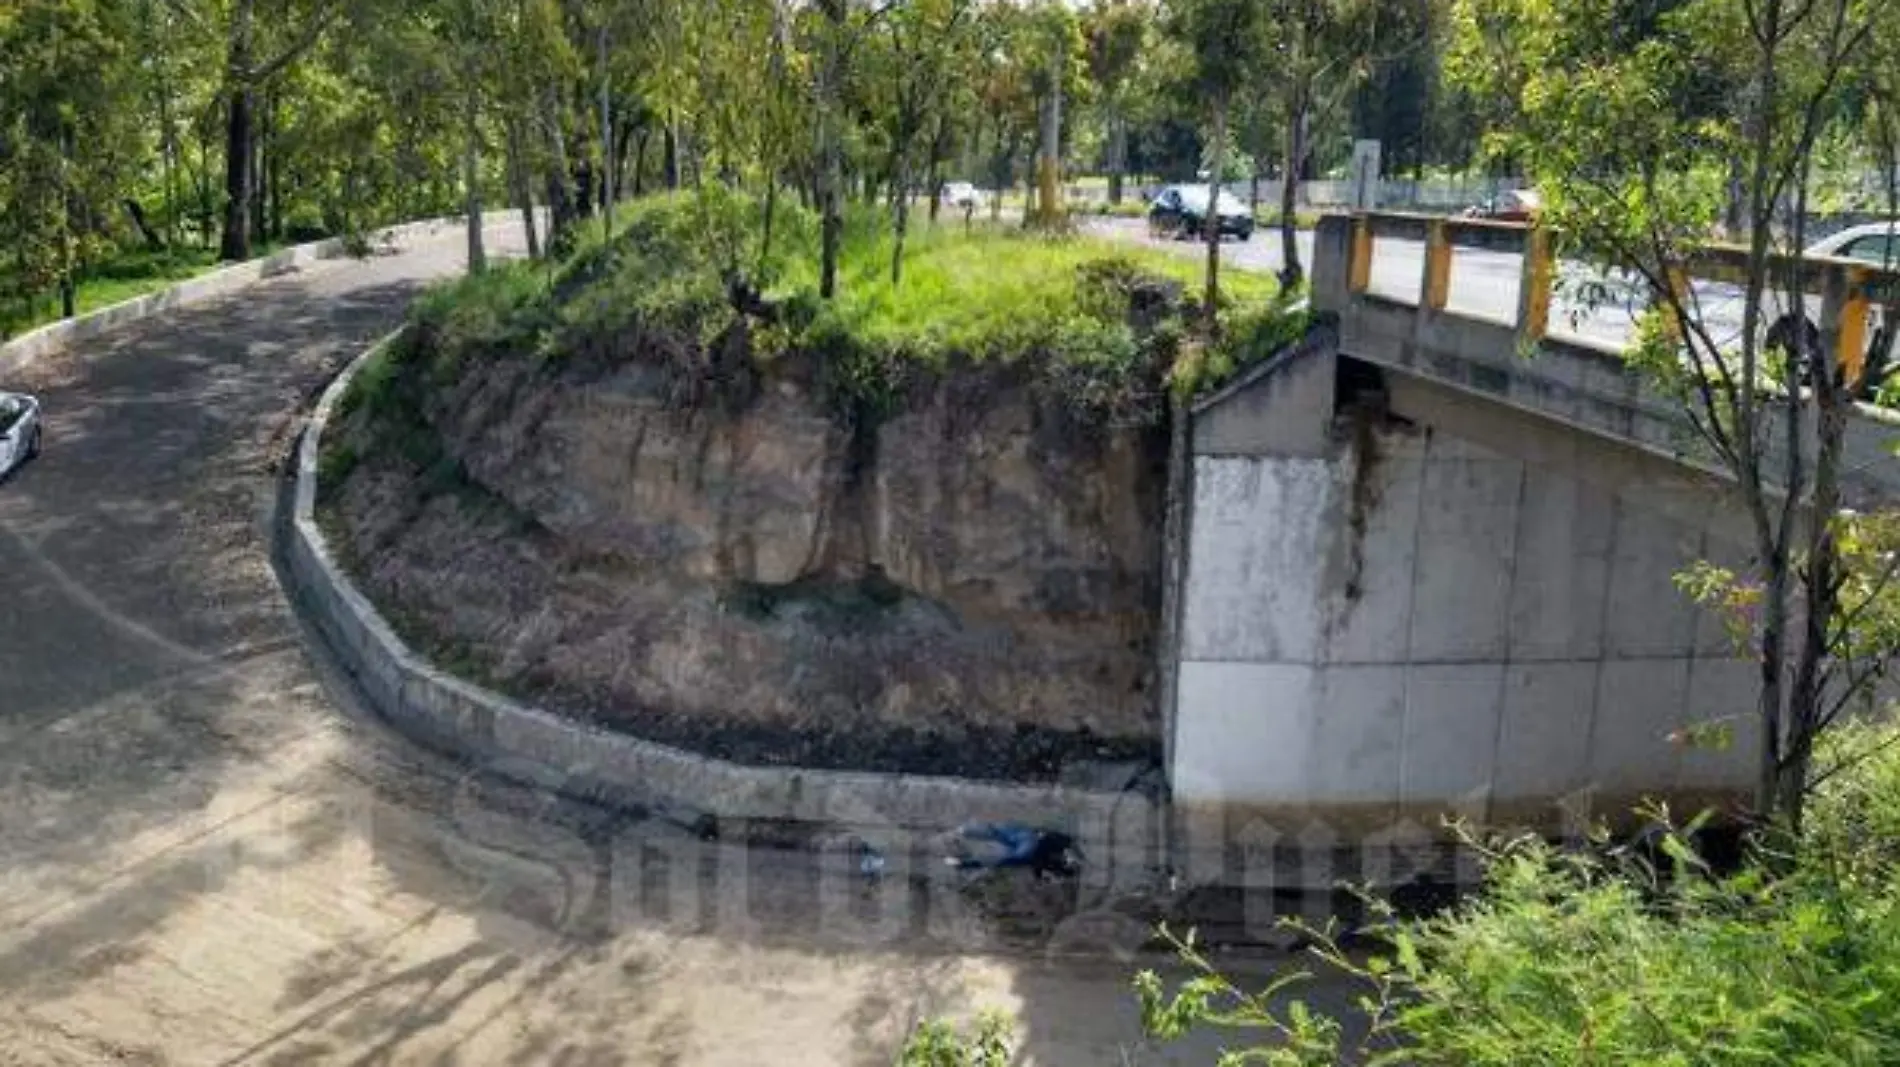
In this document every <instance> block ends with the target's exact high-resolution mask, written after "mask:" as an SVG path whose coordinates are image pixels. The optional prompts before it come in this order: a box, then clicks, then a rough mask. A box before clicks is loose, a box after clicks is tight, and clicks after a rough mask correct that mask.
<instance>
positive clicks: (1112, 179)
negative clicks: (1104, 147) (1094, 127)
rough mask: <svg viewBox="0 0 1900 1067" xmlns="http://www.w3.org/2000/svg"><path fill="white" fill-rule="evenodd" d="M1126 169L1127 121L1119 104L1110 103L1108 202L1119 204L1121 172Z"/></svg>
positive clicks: (1120, 198) (1120, 197)
mask: <svg viewBox="0 0 1900 1067" xmlns="http://www.w3.org/2000/svg"><path fill="white" fill-rule="evenodd" d="M1127 169H1128V123H1127V122H1126V121H1125V120H1124V119H1123V118H1122V115H1121V107H1120V105H1119V104H1111V105H1110V109H1109V113H1108V202H1109V203H1111V204H1114V205H1116V206H1117V207H1119V206H1121V202H1122V173H1123V171H1125V170H1127Z"/></svg>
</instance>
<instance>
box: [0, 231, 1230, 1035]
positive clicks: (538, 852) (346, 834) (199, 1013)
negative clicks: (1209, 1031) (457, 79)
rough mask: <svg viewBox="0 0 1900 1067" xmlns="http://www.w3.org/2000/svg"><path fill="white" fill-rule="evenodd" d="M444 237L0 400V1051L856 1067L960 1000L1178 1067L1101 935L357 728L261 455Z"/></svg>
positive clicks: (79, 366) (266, 458) (202, 319)
mask: <svg viewBox="0 0 1900 1067" xmlns="http://www.w3.org/2000/svg"><path fill="white" fill-rule="evenodd" d="M491 232H492V235H493V239H494V242H495V243H496V244H509V243H512V242H513V241H514V240H516V238H517V236H518V234H519V231H518V229H516V228H514V227H507V228H500V229H497V230H494V231H491ZM461 240H462V239H461V237H460V236H459V234H456V233H453V232H451V233H445V234H444V235H442V236H440V237H437V238H434V239H431V240H428V241H424V242H422V243H420V244H418V245H417V246H414V247H411V248H408V249H406V250H404V251H402V252H401V253H400V254H393V255H387V256H382V257H378V258H375V259H372V260H369V261H367V262H361V263H357V262H347V261H346V262H337V263H329V264H321V265H319V266H317V267H314V268H312V269H310V270H308V271H306V272H303V273H301V274H298V275H294V276H291V277H287V278H282V279H278V280H274V281H272V282H269V283H266V284H264V285H262V286H260V287H257V288H255V289H252V290H250V291H248V292H245V293H243V294H241V295H238V296H235V297H232V298H228V299H225V300H222V301H220V302H216V303H212V304H207V305H203V306H199V307H196V308H190V309H184V310H180V311H177V312H174V313H171V314H169V315H167V316H166V317H164V318H163V319H162V320H157V321H154V322H151V323H148V324H144V325H141V326H136V327H132V328H129V329H127V330H126V331H124V332H122V333H120V334H118V335H117V336H115V337H113V338H111V339H109V340H107V341H105V342H102V343H96V344H93V345H90V346H88V347H87V349H86V350H84V351H82V352H78V353H73V354H70V355H67V356H62V357H56V358H54V359H52V360H50V361H45V362H42V363H41V364H39V365H38V366H36V367H35V368H32V369H30V370H29V371H28V372H27V373H26V374H24V375H23V379H24V380H20V381H10V382H7V383H4V384H6V385H7V386H9V387H16V388H26V389H29V390H32V391H35V392H37V393H39V394H40V396H41V398H42V400H43V401H44V405H45V411H46V451H45V455H44V456H43V457H42V458H41V459H40V460H39V461H37V462H36V463H34V464H31V465H29V466H28V467H27V468H25V469H24V470H22V471H21V472H19V473H18V474H17V475H16V476H15V477H13V478H12V479H11V480H9V481H7V482H6V483H4V484H0V1064H22V1065H24V1064H31V1065H35V1067H38V1065H49V1064H52V1065H59V1064H74V1065H78V1064H86V1065H92V1064H99V1063H106V1062H112V1063H135V1064H180V1065H199V1064H206V1065H235V1064H290V1063H350V1064H411V1063H418V1064H437V1065H451V1064H453V1065H471V1064H488V1063H495V1064H561V1065H569V1067H583V1065H611V1064H622V1063H626V1064H633V1063H640V1064H646V1063H682V1064H698V1063H731V1064H758V1063H772V1064H778V1065H788V1064H845V1063H867V1064H871V1063H885V1064H888V1063H890V1062H891V1057H892V1053H893V1050H894V1049H895V1048H896V1046H897V1044H898V1042H899V1041H900V1039H901V1037H902V1035H904V1034H905V1033H907V1032H908V1031H909V1030H910V1028H911V1027H912V1026H913V1025H914V1023H915V1022H916V1021H917V1020H919V1019H922V1018H928V1017H932V1016H935V1015H937V1014H939V1013H942V1012H954V1013H958V1014H968V1013H970V1012H973V1011H976V1010H979V1009H983V1008H996V1009H1001V1010H1003V1011H1006V1012H1008V1013H1010V1014H1012V1015H1014V1016H1016V1018H1017V1020H1018V1023H1017V1030H1018V1037H1019V1042H1020V1044H1021V1047H1022V1048H1023V1049H1024V1054H1025V1057H1026V1058H1025V1061H1024V1062H1030V1063H1042V1064H1059V1063H1073V1064H1088V1065H1091V1067H1099V1065H1102V1064H1110V1063H1116V1064H1119V1063H1160V1062H1175V1060H1172V1059H1170V1058H1168V1057H1164V1056H1162V1055H1160V1054H1159V1053H1157V1052H1156V1051H1154V1050H1152V1049H1148V1048H1146V1047H1145V1046H1143V1045H1142V1044H1141V1042H1140V1041H1139V1036H1138V1026H1137V1019H1136V1015H1135V1011H1134V1005H1133V1003H1132V1000H1131V998H1130V997H1129V995H1128V976H1129V971H1130V969H1131V965H1130V964H1129V963H1128V962H1126V961H1125V960H1122V959H1117V958H1114V957H1113V956H1112V955H1103V953H1104V952H1106V951H1107V950H1109V949H1111V948H1113V947H1114V946H1116V945H1119V944H1121V943H1122V940H1123V939H1124V938H1125V936H1126V934H1127V931H1125V930H1121V931H1115V930H1112V929H1108V928H1107V927H1095V928H1079V927H1070V928H1066V932H1065V937H1064V938H1062V939H1060V943H1059V945H1058V948H1059V949H1060V950H1061V951H1059V952H1057V953H1055V954H1053V955H1052V954H1051V953H1050V952H1048V951H1045V949H1046V948H1047V946H1048V943H1047V942H1041V941H1038V942H1035V943H1032V944H1029V945H1027V946H1025V945H1024V944H1021V943H1018V942H1017V941H1015V940H1012V939H1011V937H1010V936H1009V934H1008V932H1007V931H1002V930H999V929H998V928H996V926H995V925H994V924H993V923H990V922H987V921H986V920H985V918H984V917H983V914H982V913H980V912H972V911H970V910H968V909H966V908H964V907H963V906H962V904H961V902H962V901H963V899H964V898H963V897H962V896H961V895H959V894H958V893H957V892H955V890H954V887H951V888H949V889H945V888H943V887H942V884H941V876H938V878H939V881H937V882H930V881H927V880H924V881H912V880H907V879H905V878H903V877H901V876H899V875H901V874H902V870H901V866H900V869H894V870H893V871H892V872H891V874H890V876H887V878H886V879H885V881H884V882H882V883H879V884H878V885H875V886H873V885H872V884H871V883H869V882H867V881H863V880H861V879H858V878H857V877H856V875H855V874H854V871H855V868H854V867H852V866H851V865H850V864H848V863H840V862H833V861H836V860H840V859H843V858H845V857H841V856H839V855H837V854H833V853H818V852H812V851H800V850H795V849H793V850H784V851H773V850H761V849H752V850H747V849H744V848H741V847H738V846H736V845H721V844H717V843H703V842H700V841H698V840H697V839H695V838H692V837H691V836H690V835H687V834H685V833H683V832H681V831H680V830H679V829H678V828H676V827H672V826H669V825H666V824H663V823H642V822H639V821H637V820H635V819H633V818H632V817H630V816H627V815H625V814H620V813H615V812H610V811H605V810H602V809H596V808H591V807H585V806H581V805H573V804H568V803H563V802H560V801H558V800H554V799H551V798H550V797H547V796H543V795H539V794H536V793H532V792H529V791H525V790H521V789H515V788H508V787H504V786H501V785H498V784H496V783H495V782H494V781H493V780H491V779H489V778H487V777H485V776H483V775H481V774H479V773H477V772H471V771H469V770H467V769H465V768H463V767H460V766H458V765H456V764H455V763H453V762H451V761H449V760H446V759H443V758H440V757H438V756H435V755H433V754H430V753H428V752H425V751H422V750H420V749H418V748H415V747H414V746H411V745H409V744H408V743H406V742H404V741H402V740H401V739H398V738H394V737H391V736H389V735H388V734H386V733H385V732H384V731H383V730H382V729H381V728H380V727H379V726H377V725H376V724H375V723H374V722H373V720H371V719H369V718H368V717H367V716H365V715H363V714H362V713H361V710H360V708H358V707H357V706H356V705H355V704H354V701H353V699H352V697H351V696H350V692H349V690H348V687H347V686H345V685H343V684H341V683H340V682H339V681H338V679H337V676H336V674H335V672H334V670H333V669H332V668H330V667H329V666H327V665H326V662H325V660H324V658H323V657H322V656H321V655H314V654H313V653H312V651H311V648H310V646H309V643H308V642H307V639H306V635H305V634H304V633H303V632H302V630H301V629H300V626H299V624H298V622H297V620H296V618H295V616H294V615H293V613H292V612H291V610H290V608H289V606H288V605H287V604H286V602H285V599H284V597H283V594H282V592H281V590H280V587H279V585H278V583H277V582H276V580H275V577H274V575H273V572H272V566H271V560H270V558H269V526H270V522H271V516H272V509H273V505H274V503H275V500H276V490H277V477H278V474H277V472H278V471H279V470H280V469H281V465H282V464H283V463H284V461H285V460H286V458H287V456H288V455H289V450H290V447H291V443H292V435H293V433H294V432H295V427H296V420H297V418H298V415H299V413H300V412H301V411H303V410H304V409H306V408H307V406H308V404H309V402H310V400H311V399H312V397H313V396H314V394H315V393H316V392H317V391H318V390H319V389H320V387H321V385H322V384H323V383H324V382H325V380H326V379H327V378H328V377H329V376H330V375H331V374H333V373H334V372H335V371H336V370H337V369H338V368H339V367H340V366H341V365H342V364H343V363H344V362H345V361H346V360H347V359H348V358H349V357H350V356H352V355H353V354H354V353H356V352H358V351H360V350H361V349H362V348H363V347H364V346H365V345H366V344H367V343H369V342H370V341H371V340H372V339H373V338H375V337H376V336H378V335H380V334H382V333H384V332H385V331H386V330H388V329H390V328H391V327H392V326H393V325H394V324H395V323H396V322H397V321H398V320H399V318H400V316H401V315H402V312H403V309H404V308H405V307H406V306H407V304H408V303H409V301H410V300H411V299H412V298H413V297H414V296H415V295H416V293H417V292H418V291H419V289H420V288H421V286H422V285H423V284H424V283H425V281H426V280H427V279H430V278H433V277H437V276H440V275H443V274H445V273H449V272H453V271H455V270H458V269H459V268H460V266H461V263H460V254H461V253H460V250H461V247H462V245H461ZM1109 926H1112V923H1111V924H1109ZM1077 949H1079V950H1081V951H1082V952H1083V953H1084V954H1085V956H1086V958H1082V959H1079V960H1078V959H1073V958H1071V957H1069V956H1068V955H1067V952H1068V951H1069V950H1077ZM1171 1054H1172V1055H1178V1056H1180V1057H1181V1060H1180V1061H1181V1062H1197V1063H1207V1062H1211V1060H1212V1055H1211V1049H1210V1047H1208V1046H1207V1045H1203V1046H1201V1047H1199V1048H1188V1049H1177V1050H1173V1052H1172V1053H1171Z"/></svg>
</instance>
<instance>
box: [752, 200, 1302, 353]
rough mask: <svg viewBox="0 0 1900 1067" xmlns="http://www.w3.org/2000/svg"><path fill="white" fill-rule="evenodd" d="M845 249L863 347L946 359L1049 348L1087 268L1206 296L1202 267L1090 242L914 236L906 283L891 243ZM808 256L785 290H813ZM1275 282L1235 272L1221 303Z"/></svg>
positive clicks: (1077, 303) (992, 230) (1023, 236)
mask: <svg viewBox="0 0 1900 1067" xmlns="http://www.w3.org/2000/svg"><path fill="white" fill-rule="evenodd" d="M848 238H849V239H848V240H847V242H846V244H845V247H844V250H843V256H842V257H841V258H842V268H841V270H840V292H839V298H838V301H837V306H836V310H835V314H836V316H837V317H838V319H839V320H840V321H841V322H842V323H844V324H845V325H846V326H847V327H848V328H849V329H850V330H851V331H852V332H853V333H854V334H855V335H857V336H859V337H860V338H862V339H863V340H864V341H865V342H867V343H870V344H874V345H879V346H883V347H887V348H891V349H894V350H901V351H904V352H909V353H913V354H919V355H924V356H929V357H933V358H940V357H943V356H946V355H949V354H952V353H955V354H961V355H966V356H970V357H973V358H979V359H980V358H993V357H998V356H1007V355H1008V354H1010V353H1012V352H1017V351H1023V350H1025V349H1027V348H1030V347H1032V346H1034V345H1035V344H1036V343H1037V342H1039V341H1046V340H1048V334H1049V332H1050V331H1051V330H1054V329H1060V328H1062V327H1064V326H1067V325H1071V324H1073V323H1074V322H1075V320H1076V319H1077V318H1079V317H1084V316H1086V314H1087V313H1088V311H1089V309H1088V308H1085V307H1084V303H1085V301H1086V299H1087V294H1086V293H1084V292H1083V286H1082V283H1083V279H1084V271H1083V268H1084V267H1087V266H1089V265H1091V264H1100V263H1114V264H1121V265H1125V266H1126V267H1127V268H1129V269H1130V270H1132V271H1134V272H1137V273H1140V274H1145V275H1151V276H1154V277H1157V278H1163V279H1168V280H1172V281H1174V282H1177V283H1179V284H1180V285H1181V287H1182V289H1183V291H1184V292H1187V293H1198V292H1199V286H1200V281H1201V268H1200V266H1199V265H1198V264H1196V263H1195V262H1193V261H1191V260H1188V259H1186V258H1184V257H1180V256H1175V255H1170V254H1168V253H1167V252H1164V251H1158V250H1152V249H1146V248H1135V247H1131V246H1129V245H1126V244H1122V243H1119V242H1113V241H1109V240H1105V239H1101V238H1092V237H1064V238H1047V237H1042V236H1037V235H1033V234H1028V233H1025V232H1023V231H1021V230H1018V229H1014V228H1009V227H991V226H978V227H973V228H972V229H971V230H970V231H969V232H968V233H966V232H965V231H964V230H963V228H962V227H961V226H960V225H955V226H944V225H940V226H938V227H937V228H935V229H928V228H926V229H924V230H921V231H918V232H915V233H913V234H912V235H911V237H910V239H909V241H908V242H907V243H906V247H905V256H904V271H903V279H902V282H901V283H900V284H896V285H893V284H892V282H891V277H890V261H891V253H892V250H893V243H892V238H891V236H890V235H889V233H888V232H886V231H884V230H883V228H881V227H878V228H875V229H874V228H873V227H871V226H867V225H863V224H860V225H856V226H853V227H852V228H851V231H850V233H849V234H848ZM816 274H817V264H816V263H815V262H813V261H812V260H811V259H810V258H808V257H801V258H799V259H797V260H794V261H793V262H792V263H791V264H790V265H789V267H788V273H787V277H786V279H785V282H784V288H787V289H791V290H798V289H810V288H815V285H816ZM1275 291H1276V287H1275V285H1274V283H1273V281H1272V279H1271V278H1269V277H1267V276H1265V275H1259V274H1247V273H1241V272H1234V273H1232V274H1230V275H1229V276H1228V277H1227V278H1226V279H1225V282H1224V287H1223V296H1224V297H1225V299H1226V300H1228V301H1229V302H1231V303H1233V304H1236V305H1244V304H1249V303H1258V302H1264V301H1266V300H1269V299H1270V298H1271V297H1272V296H1273V294H1274V292H1275Z"/></svg>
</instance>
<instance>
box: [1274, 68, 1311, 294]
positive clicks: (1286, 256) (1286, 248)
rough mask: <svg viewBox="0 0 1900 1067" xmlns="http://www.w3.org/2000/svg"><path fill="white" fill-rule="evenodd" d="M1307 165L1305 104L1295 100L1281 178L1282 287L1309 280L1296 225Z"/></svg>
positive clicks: (1289, 113)
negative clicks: (1303, 264)
mask: <svg viewBox="0 0 1900 1067" xmlns="http://www.w3.org/2000/svg"><path fill="white" fill-rule="evenodd" d="M1305 165H1306V105H1305V103H1304V102H1301V101H1298V100H1297V99H1296V101H1295V103H1294V104H1293V105H1292V106H1291V107H1290V108H1288V109H1287V122H1286V160H1285V164H1284V166H1282V167H1281V175H1280V262H1281V263H1282V264H1284V266H1282V267H1281V268H1280V288H1281V290H1282V291H1284V292H1289V293H1290V292H1292V291H1293V290H1295V289H1298V288H1299V287H1300V286H1301V285H1302V284H1304V283H1305V281H1306V271H1305V270H1304V269H1303V268H1302V267H1301V266H1300V242H1299V240H1298V237H1297V233H1296V227H1295V225H1294V215H1295V214H1296V213H1297V212H1298V211H1299V195H1300V168H1302V167H1304V166H1305Z"/></svg>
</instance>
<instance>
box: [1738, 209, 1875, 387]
mask: <svg viewBox="0 0 1900 1067" xmlns="http://www.w3.org/2000/svg"><path fill="white" fill-rule="evenodd" d="M1801 255H1802V256H1803V257H1804V258H1813V257H1816V256H1825V257H1831V258H1835V259H1857V260H1860V261H1862V262H1864V263H1870V264H1873V265H1874V266H1877V267H1885V268H1887V269H1888V270H1900V224H1895V223H1888V222H1876V223H1870V224H1868V225H1865V226H1852V227H1849V228H1847V229H1845V230H1842V231H1841V232H1839V233H1837V234H1833V235H1831V236H1828V237H1823V238H1822V239H1820V240H1819V241H1816V242H1814V243H1813V244H1811V245H1809V246H1808V247H1806V248H1805V249H1802V251H1801ZM1784 300H1785V297H1784V296H1783V295H1782V294H1781V293H1779V292H1773V291H1771V292H1770V293H1769V294H1768V303H1769V311H1770V313H1771V314H1774V315H1775V319H1774V325H1772V326H1770V327H1769V328H1768V334H1767V337H1766V340H1767V343H1768V344H1769V346H1770V347H1775V348H1781V349H1784V350H1789V351H1792V350H1793V349H1794V347H1795V345H1796V344H1799V345H1800V346H1801V348H1802V349H1804V350H1810V351H1811V350H1814V349H1818V348H1819V347H1820V345H1821V329H1820V327H1819V326H1817V325H1816V321H1817V320H1818V319H1819V318H1820V314H1821V306H1820V301H1819V300H1818V299H1817V298H1815V297H1812V296H1809V297H1805V298H1803V300H1802V303H1803V304H1804V305H1806V306H1805V308H1804V312H1805V313H1804V314H1800V315H1796V314H1795V313H1793V312H1792V311H1781V310H1780V309H1781V308H1782V307H1783V306H1785V305H1784V304H1783V301H1784ZM1737 303H1739V297H1738V299H1737ZM1736 314H1737V315H1739V314H1740V312H1739V311H1737V313H1736ZM1892 325H1893V324H1892V323H1889V322H1888V321H1887V320H1886V315H1885V313H1884V311H1883V309H1882V308H1880V307H1878V306H1875V307H1872V308H1869V309H1868V312H1867V333H1866V337H1867V349H1866V352H1865V355H1864V357H1863V362H1862V367H1861V379H1860V390H1859V395H1860V397H1861V398H1863V399H1867V400H1871V399H1873V398H1874V397H1875V396H1876V395H1877V394H1878V393H1879V392H1880V387H1881V386H1882V385H1883V384H1885V383H1886V381H1887V379H1888V378H1890V377H1892V375H1893V371H1894V366H1893V354H1894V353H1893V342H1894V334H1893V329H1892ZM1808 366H1809V364H1807V363H1804V364H1803V365H1802V369H1803V380H1804V381H1805V380H1806V373H1805V372H1806V369H1807V367H1808Z"/></svg>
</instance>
